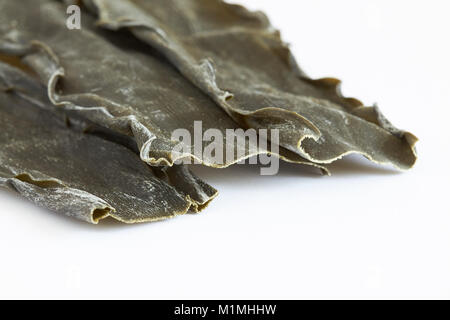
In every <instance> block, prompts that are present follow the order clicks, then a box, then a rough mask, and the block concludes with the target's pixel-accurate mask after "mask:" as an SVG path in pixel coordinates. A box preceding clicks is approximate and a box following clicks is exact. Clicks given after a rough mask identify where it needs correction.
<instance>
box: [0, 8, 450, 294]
mask: <svg viewBox="0 0 450 320" xmlns="http://www.w3.org/2000/svg"><path fill="white" fill-rule="evenodd" d="M235 2H239V3H242V4H246V5H248V6H249V7H250V8H251V9H262V10H264V11H266V13H268V15H269V17H270V18H271V20H272V22H273V24H274V25H275V26H276V27H277V28H279V29H281V30H282V32H283V37H284V39H285V40H286V41H287V42H289V43H291V44H292V49H293V51H294V52H295V54H296V56H297V58H298V60H299V63H300V65H301V66H302V68H303V69H304V70H305V71H306V72H307V73H308V74H309V75H310V76H312V77H314V78H319V77H326V76H334V77H338V78H340V79H343V81H344V83H343V91H344V93H345V94H346V95H348V96H354V97H358V98H360V99H361V100H363V101H364V102H365V103H366V104H372V103H374V102H377V103H378V104H379V106H380V107H381V109H382V110H383V111H384V113H385V115H386V116H387V117H388V118H389V119H390V120H391V121H392V122H393V123H394V124H396V125H397V126H399V127H401V128H405V129H408V130H410V131H411V132H413V133H415V134H416V135H417V136H418V137H419V138H420V140H421V141H420V143H419V145H418V151H419V156H420V158H419V162H418V163H417V165H416V167H415V168H414V169H413V170H411V171H408V172H406V173H399V172H396V171H395V170H392V169H391V168H382V167H380V166H377V165H373V164H371V163H369V161H367V160H365V159H363V158H361V157H358V156H351V157H349V158H347V159H345V160H343V161H341V162H339V163H337V164H336V165H334V166H333V167H332V169H334V170H333V173H334V176H332V177H321V176H320V175H318V174H317V173H316V172H315V171H314V170H311V169H309V168H303V167H297V166H293V165H282V167H281V172H280V174H279V175H278V176H273V177H261V176H259V169H258V168H257V167H255V166H248V167H247V166H235V167H232V168H229V169H225V170H214V169H208V168H198V169H196V172H197V173H198V174H199V175H200V177H202V178H204V179H205V180H206V181H207V182H209V183H210V184H212V185H213V186H215V187H216V188H217V189H219V191H220V192H221V193H220V196H219V198H217V199H216V200H215V201H214V202H213V203H212V204H211V206H210V207H209V208H208V209H207V210H206V211H205V212H204V213H202V214H200V215H187V216H183V217H180V218H177V219H174V220H171V221H167V222H162V223H156V224H144V225H136V226H124V225H120V224H116V223H111V222H105V223H103V224H101V225H98V226H91V225H88V224H84V223H80V222H77V221H74V220H71V219H69V218H65V217H62V216H57V215H55V214H53V213H51V212H49V211H47V210H44V209H41V208H37V207H35V206H34V205H33V204H31V203H28V202H26V201H24V200H23V199H21V198H20V197H17V196H15V195H13V194H11V193H9V192H6V191H0V215H1V216H0V218H1V223H0V298H153V299H166V298H172V299H173V298H180V299H185V298H191V299H196V298H201V299H215V298H224V299H227V298H234V299H240V298H254V299H258V298H266V299H277V298H283V299H291V298H295V299H300V298H308V299H312V298H344V299H347V298H363V299H365V298H388V299H389V298H450V216H449V213H450V210H449V207H448V203H449V201H448V200H449V197H450V194H449V182H450V179H449V173H448V170H449V169H448V165H449V156H450V154H449V144H450V142H449V141H450V140H449V139H450V134H449V126H450V123H449V116H450V111H449V110H450V80H449V79H450V67H449V66H450V62H449V59H450V47H449V32H450V22H449V21H450V19H449V17H448V15H449V13H450V6H449V2H448V1H446V0H442V1H437V0H436V1H411V0H410V1H399V0H395V1H392V0H389V1H387V0H385V1H380V0H376V1H368V0H365V1H356V0H355V1H349V0H345V1H344V0H340V1H333V0H329V1H325V0H321V1H317V0H316V1H306V0H302V1H288V0H284V1H273V0H266V1H261V0H248V1H244V0H241V1H235Z"/></svg>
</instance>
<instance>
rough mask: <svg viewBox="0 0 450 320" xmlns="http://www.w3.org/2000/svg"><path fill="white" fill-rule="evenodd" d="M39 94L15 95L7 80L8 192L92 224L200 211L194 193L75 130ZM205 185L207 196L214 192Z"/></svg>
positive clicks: (0, 136) (3, 165)
mask: <svg viewBox="0 0 450 320" xmlns="http://www.w3.org/2000/svg"><path fill="white" fill-rule="evenodd" d="M39 91H42V87H41V86H39V85H33V83H30V82H24V85H23V86H22V87H11V86H9V85H7V84H5V83H4V82H3V81H1V80H0V128H1V130H0V187H3V188H8V189H11V190H13V191H15V192H18V193H19V194H21V195H22V196H24V197H25V198H27V199H29V200H31V201H33V202H35V203H36V204H38V205H40V206H44V207H47V208H49V209H51V210H54V211H56V212H59V213H61V214H65V215H68V216H72V217H75V218H78V219H81V220H83V221H87V222H90V223H98V221H99V220H101V219H104V218H107V217H112V218H114V219H116V220H119V221H121V222H125V223H136V222H145V221H158V220H162V219H167V218H171V217H174V216H177V215H181V214H184V213H186V212H188V210H189V209H190V208H193V209H194V210H195V209H198V207H199V203H198V202H196V201H195V200H194V198H196V195H195V194H194V195H192V196H189V195H188V194H189V193H190V191H191V187H192V186H191V185H188V186H187V187H186V188H185V189H184V190H181V191H178V190H176V188H175V187H173V186H171V185H170V184H168V183H166V182H164V181H163V180H161V179H159V178H158V177H157V176H156V175H155V173H153V172H152V170H151V168H150V167H149V166H148V165H146V164H145V163H144V162H142V161H141V160H140V158H139V156H138V155H137V154H136V153H134V152H133V151H131V150H129V149H128V148H126V147H124V146H122V145H119V144H117V143H113V142H110V141H107V140H105V139H102V138H100V137H96V136H94V135H89V134H85V133H83V132H82V131H81V130H82V128H83V127H82V126H80V127H78V126H77V125H76V124H74V123H72V124H71V128H70V129H69V128H68V127H67V121H66V120H67V119H66V117H65V115H63V114H62V113H57V112H50V111H49V110H51V109H52V108H54V107H52V106H51V105H50V103H49V101H48V100H47V101H44V100H39V99H38V98H37V97H38V96H39V95H40V94H39ZM177 170H178V169H177ZM181 170H185V169H181ZM188 174H189V173H188V172H185V171H183V175H182V177H181V178H184V177H186V176H187V175H188ZM202 185H203V186H204V188H203V190H206V191H204V192H203V193H201V194H200V196H203V194H204V193H205V192H209V191H208V190H210V191H212V190H213V189H212V188H211V187H209V186H207V185H206V184H204V183H203V182H202ZM185 191H187V192H185ZM215 194H216V192H212V194H211V195H210V197H209V200H210V199H211V198H213V197H214V196H215ZM205 204H206V202H205V201H202V205H203V206H204V205H205Z"/></svg>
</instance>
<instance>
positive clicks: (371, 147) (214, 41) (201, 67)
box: [83, 0, 417, 169]
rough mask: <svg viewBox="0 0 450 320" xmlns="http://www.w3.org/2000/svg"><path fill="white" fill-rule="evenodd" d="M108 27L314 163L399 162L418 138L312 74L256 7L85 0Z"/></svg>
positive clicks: (201, 0)
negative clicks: (355, 157)
mask: <svg viewBox="0 0 450 320" xmlns="http://www.w3.org/2000/svg"><path fill="white" fill-rule="evenodd" d="M83 2H84V3H85V4H86V5H87V7H88V8H90V9H91V10H94V11H96V12H97V13H98V15H99V21H98V23H99V24H100V25H101V26H103V27H105V28H109V29H112V30H118V29H120V28H128V29H129V30H131V32H132V33H133V34H134V35H135V36H136V37H137V38H139V39H141V40H142V41H143V42H146V43H148V44H150V45H152V46H153V47H154V48H156V49H158V50H159V51H160V52H161V53H163V54H164V55H165V56H166V57H167V58H168V59H169V60H170V61H171V62H172V63H173V64H174V65H175V66H176V67H177V68H178V69H179V71H180V72H181V73H182V74H184V75H185V76H186V77H187V78H188V79H190V80H191V81H192V83H194V84H195V85H196V86H197V87H199V88H200V89H202V90H203V92H205V93H206V94H208V95H209V96H210V97H211V98H213V99H214V101H215V102H216V103H217V104H218V105H220V106H221V107H222V108H223V109H224V110H225V111H226V112H227V113H228V114H229V115H230V116H231V117H232V118H233V119H234V120H235V121H236V122H238V123H239V124H240V125H241V126H244V127H253V128H270V129H273V128H277V129H279V130H280V141H281V143H280V144H281V145H282V146H283V147H285V148H287V149H289V150H291V151H293V152H296V153H298V154H299V155H301V156H302V157H304V158H306V159H308V160H310V161H313V162H316V163H330V162H333V161H335V160H337V159H339V158H341V157H342V156H344V155H347V154H350V153H359V154H362V155H364V156H366V157H367V158H369V159H371V160H373V161H375V162H377V163H390V164H393V165H394V166H395V167H397V168H400V169H408V168H411V167H412V166H413V165H414V163H415V161H416V152H415V147H414V146H415V143H416V141H417V138H416V137H415V136H414V135H412V134H411V133H409V132H404V131H402V130H398V129H396V128H395V127H394V126H393V125H392V124H391V123H390V122H389V121H387V120H386V118H385V117H384V116H383V115H382V114H381V112H380V110H379V109H378V108H377V107H364V106H363V104H362V103H361V102H360V101H358V100H356V99H353V98H345V97H343V96H342V94H341V93H340V90H339V85H340V82H339V81H338V80H336V79H332V78H327V79H320V80H312V79H310V78H308V77H307V76H306V75H305V73H304V72H303V71H301V69H300V68H299V67H298V65H297V63H296V62H295V59H294V58H293V57H292V54H291V52H290V50H289V49H288V47H287V46H286V44H284V43H283V42H282V41H281V39H280V35H279V32H278V31H276V30H275V29H274V28H273V27H272V26H271V25H270V23H269V21H268V19H267V18H266V16H265V15H264V14H262V13H260V12H255V13H253V12H249V11H248V10H246V9H245V8H244V7H242V6H238V5H231V4H227V3H225V2H223V1H221V0H84V1H83Z"/></svg>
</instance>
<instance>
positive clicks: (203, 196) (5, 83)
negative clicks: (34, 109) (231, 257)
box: [0, 57, 217, 212]
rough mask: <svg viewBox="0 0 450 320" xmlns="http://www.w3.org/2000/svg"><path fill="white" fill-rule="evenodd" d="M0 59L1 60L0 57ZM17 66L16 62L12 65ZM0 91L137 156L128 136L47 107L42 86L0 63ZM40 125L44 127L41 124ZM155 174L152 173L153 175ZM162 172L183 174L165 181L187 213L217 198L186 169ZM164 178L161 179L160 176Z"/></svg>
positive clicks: (134, 145) (133, 143) (215, 193)
mask: <svg viewBox="0 0 450 320" xmlns="http://www.w3.org/2000/svg"><path fill="white" fill-rule="evenodd" d="M0 58H1V57H0ZM16 64H17V66H20V63H19V62H17V63H16ZM0 89H2V90H3V91H5V92H14V93H15V94H16V95H18V96H19V97H21V98H22V99H24V100H26V101H30V102H31V103H32V104H34V105H37V106H39V107H40V108H42V109H44V110H45V111H47V112H51V113H54V114H55V116H58V117H60V118H62V119H64V122H65V124H66V125H67V126H68V127H72V128H77V129H78V131H80V132H83V133H88V134H91V135H96V136H98V137H101V138H102V139H104V140H107V141H110V142H112V143H115V144H119V145H123V146H124V147H126V148H128V149H129V150H130V151H131V152H134V153H135V154H136V155H138V154H139V152H138V150H137V147H136V143H135V141H134V140H133V139H132V138H131V137H128V136H124V135H120V134H117V133H116V132H113V131H110V130H108V129H106V128H103V127H99V126H97V125H95V124H94V123H92V122H90V121H86V120H85V119H84V118H82V117H79V116H77V114H76V113H75V114H72V113H70V112H63V110H60V109H58V108H57V107H55V106H53V105H51V104H50V103H49V101H48V97H47V94H46V90H45V87H44V86H42V85H41V84H40V83H39V82H37V81H36V79H34V78H33V77H31V76H29V75H28V74H25V73H24V72H22V71H20V70H19V69H17V68H14V67H12V66H10V65H7V64H4V63H2V62H0ZM40 125H45V124H43V123H41V124H40ZM160 170H161V169H158V170H156V168H154V169H153V171H154V173H155V174H156V175H157V176H161V174H160ZM155 171H156V172H155ZM165 171H167V172H169V173H170V174H175V173H176V172H182V173H183V175H178V179H177V180H169V179H165V180H166V182H167V183H169V184H170V185H171V186H172V187H174V188H175V189H176V190H177V192H179V193H180V194H182V195H183V196H184V197H185V198H186V199H188V201H189V202H190V203H191V210H192V211H194V212H199V211H201V210H202V209H204V208H205V207H206V206H208V204H209V203H210V202H211V201H212V199H214V198H215V197H216V196H217V190H216V189H214V188H213V187H211V186H209V185H208V184H206V183H205V182H203V181H202V180H200V179H199V178H198V177H195V176H194V175H193V174H192V172H190V170H189V169H187V168H186V167H185V166H183V165H175V166H173V167H171V168H166V169H165ZM163 178H164V177H163Z"/></svg>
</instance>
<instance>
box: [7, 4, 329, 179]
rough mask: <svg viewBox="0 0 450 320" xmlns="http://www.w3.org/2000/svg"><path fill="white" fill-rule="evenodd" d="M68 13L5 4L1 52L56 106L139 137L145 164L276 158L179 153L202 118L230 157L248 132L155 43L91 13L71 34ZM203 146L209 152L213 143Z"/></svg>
mask: <svg viewBox="0 0 450 320" xmlns="http://www.w3.org/2000/svg"><path fill="white" fill-rule="evenodd" d="M24 6H26V7H27V10H23V7H24ZM28 9H29V10H28ZM64 9H65V7H64V6H63V5H62V4H61V3H57V2H55V1H50V0H41V1H39V6H36V1H30V0H25V1H21V3H20V4H18V3H17V2H11V1H5V0H3V1H0V21H1V22H0V53H3V54H8V55H15V56H19V57H21V58H22V62H23V63H24V64H25V65H26V66H27V67H29V68H31V69H32V70H33V71H34V72H36V73H37V74H38V75H39V77H40V79H41V81H42V82H43V83H44V84H46V85H47V87H48V95H49V98H50V100H51V101H52V102H53V104H55V105H57V106H59V107H61V108H62V109H64V110H65V111H67V112H70V113H71V114H74V113H75V114H78V115H80V116H82V117H83V118H85V119H88V120H90V121H92V122H93V123H95V124H97V125H100V126H102V127H105V128H108V129H110V130H112V131H114V132H117V133H120V134H123V135H128V136H130V137H133V138H134V139H135V141H136V143H137V144H138V148H139V152H140V156H141V159H142V160H143V161H145V162H146V163H148V164H150V165H153V166H159V165H167V166H172V165H173V164H174V163H175V162H176V161H177V160H180V159H185V158H192V159H194V160H196V161H198V162H199V163H202V164H204V165H208V166H213V167H226V166H229V165H231V164H234V163H236V162H238V161H241V160H243V159H246V158H249V157H252V156H255V155H258V154H267V153H269V150H268V149H264V148H263V149H261V148H260V146H249V145H248V143H245V144H234V146H233V147H232V148H234V151H233V152H234V157H230V158H227V159H224V160H226V161H220V162H218V161H216V159H215V158H213V157H208V156H206V157H204V156H203V154H201V155H198V154H196V153H195V152H194V149H195V145H194V144H193V143H192V144H191V145H189V148H188V149H190V150H192V151H191V152H187V153H174V152H173V150H174V147H175V146H176V145H178V144H179V141H175V140H172V133H173V132H174V130H177V129H180V128H183V129H187V130H188V131H189V133H190V134H191V137H193V136H195V132H194V129H195V128H194V123H195V121H197V120H201V121H202V127H203V130H204V131H206V130H208V129H215V130H219V131H220V132H223V133H224V134H223V135H222V136H223V139H224V141H223V143H222V145H223V148H224V150H223V154H225V153H226V148H227V147H228V146H229V141H227V140H226V134H225V131H226V130H227V129H238V128H240V127H239V125H238V124H237V123H236V122H235V121H233V120H232V119H230V117H229V116H228V115H227V113H226V112H224V111H223V110H221V109H220V108H218V107H217V106H216V104H215V103H214V102H213V101H212V100H211V99H210V98H209V97H208V96H207V95H205V94H204V93H202V92H201V91H200V90H198V88H196V87H195V86H194V85H192V84H191V83H190V82H189V81H188V80H186V79H185V78H184V77H183V76H182V75H180V73H179V72H178V71H177V70H176V69H175V68H174V67H172V66H171V65H170V64H169V63H168V62H167V61H166V60H165V59H164V58H161V56H160V55H159V54H158V53H156V52H153V51H152V49H151V48H150V47H149V46H148V45H146V44H143V43H142V42H141V41H138V40H137V39H135V38H134V37H133V36H131V35H130V34H128V33H126V32H123V33H112V32H109V31H104V30H101V29H99V28H97V27H95V25H94V24H95V21H94V18H93V17H90V16H89V15H87V14H84V15H83V27H82V29H81V30H76V31H72V30H68V29H67V28H66V26H65V22H66V17H67V16H66V14H65V10H64ZM11 17H13V20H14V23H11ZM201 143H202V144H203V145H202V149H205V147H207V146H208V144H209V142H208V141H201ZM277 156H280V157H281V158H282V159H284V160H286V161H290V162H296V163H303V164H308V165H314V166H316V167H319V168H320V169H322V170H324V171H325V172H326V169H325V168H324V167H323V166H319V165H315V164H313V163H311V162H310V161H307V160H305V159H304V158H302V157H301V156H299V155H297V154H295V153H293V152H290V151H288V150H281V151H280V154H279V155H277Z"/></svg>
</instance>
